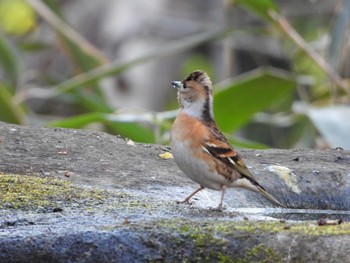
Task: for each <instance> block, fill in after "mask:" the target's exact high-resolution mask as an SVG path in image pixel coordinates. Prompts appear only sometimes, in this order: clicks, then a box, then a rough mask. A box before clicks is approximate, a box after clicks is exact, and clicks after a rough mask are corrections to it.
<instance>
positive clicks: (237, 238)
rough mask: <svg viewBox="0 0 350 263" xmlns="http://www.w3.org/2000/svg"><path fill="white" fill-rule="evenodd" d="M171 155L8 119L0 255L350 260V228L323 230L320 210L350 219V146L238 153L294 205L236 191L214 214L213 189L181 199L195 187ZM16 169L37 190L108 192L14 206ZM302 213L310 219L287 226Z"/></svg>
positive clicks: (0, 143)
mask: <svg viewBox="0 0 350 263" xmlns="http://www.w3.org/2000/svg"><path fill="white" fill-rule="evenodd" d="M167 150H168V149H167V148H166V147H164V146H157V145H144V144H136V145H131V144H128V143H127V141H126V140H124V139H121V138H118V137H116V136H111V135H108V134H105V133H100V132H92V131H83V130H67V129H46V128H38V127H22V126H16V125H9V124H5V123H0V201H1V202H3V205H1V204H0V208H2V209H1V211H0V262H80V261H81V262H82V261H84V262H132V261H134V262H147V261H167V262H169V261H170V262H171V261H180V260H188V261H193V262H195V261H209V262H210V261H213V262H216V261H222V262H232V261H239V262H251V261H256V262H260V261H263V260H265V262H323V261H326V262H350V256H349V253H348V252H347V251H349V250H350V226H349V224H348V223H343V224H340V225H335V226H317V225H316V222H317V219H319V218H321V217H328V218H331V219H339V218H343V219H344V220H345V221H347V220H350V211H349V210H350V197H349V196H350V152H348V151H342V150H325V151H319V150H309V149H308V150H306V149H303V150H274V149H271V150H264V151H261V150H259V151H258V150H241V151H240V153H241V156H242V157H243V158H244V159H245V161H246V163H247V164H248V166H249V167H250V169H251V170H252V172H253V173H254V174H255V175H256V177H257V178H258V181H259V182H260V183H261V184H262V185H263V186H264V187H265V188H266V189H267V190H268V191H269V192H270V193H271V194H273V195H274V196H275V197H276V198H277V199H278V200H280V201H281V202H282V203H284V204H285V205H286V206H287V207H288V208H289V209H281V208H272V206H271V204H270V203H269V202H268V201H266V200H265V199H264V198H262V197H261V196H259V195H258V194H255V193H251V192H248V191H245V190H241V189H230V190H228V191H227V196H226V197H225V205H226V210H225V211H224V212H218V211H213V210H210V207H213V206H215V205H217V203H218V201H219V198H220V194H219V192H215V191H209V190H205V191H202V192H201V193H199V194H198V196H197V197H196V199H195V204H193V205H192V206H187V205H178V204H176V202H175V201H176V200H181V199H183V198H184V197H186V196H187V195H188V194H189V193H190V192H191V191H193V190H194V189H195V188H196V187H197V185H196V184H195V183H193V182H191V181H190V180H189V179H187V178H186V177H185V176H184V175H183V174H182V172H181V171H179V169H178V168H177V167H176V165H175V163H174V161H173V160H171V159H170V160H164V159H161V158H160V157H159V156H158V155H159V154H161V153H164V152H165V151H167ZM11 174H13V176H14V178H17V177H16V174H19V175H22V176H27V175H29V176H31V177H29V178H30V180H31V179H32V180H33V189H36V182H37V181H38V179H40V178H56V179H57V178H58V179H60V180H64V181H71V182H73V183H74V185H75V186H74V187H78V188H82V189H87V191H90V192H92V193H95V192H97V193H100V192H103V193H106V196H102V197H100V195H99V196H98V197H97V199H98V201H96V202H95V201H94V202H91V201H89V200H90V199H89V200H87V201H86V202H85V201H84V197H79V198H83V199H81V200H75V199H72V198H70V197H67V196H62V197H61V196H60V192H59V189H58V188H59V186H57V187H58V188H57V198H55V202H56V203H55V207H54V208H52V207H51V206H50V207H49V206H47V207H45V205H43V206H40V207H37V208H36V207H35V206H34V207H33V206H28V207H26V206H20V207H16V206H15V205H13V204H12V205H9V204H8V203H6V200H3V199H2V196H3V194H4V191H5V190H4V189H12V188H6V187H8V185H6V184H9V183H8V182H7V181H6V182H5V180H4V176H5V175H6V176H8V175H10V176H11ZM23 178H24V177H23ZM20 183H21V180H20V179H18V178H17V179H16V180H13V181H11V182H10V184H13V185H11V187H14V185H16V184H20ZM2 191H3V192H2ZM30 191H31V189H28V193H30ZM36 191H38V190H36ZM99 191H100V192H99ZM64 193H66V192H64ZM36 194H37V192H36ZM34 196H35V195H34ZM19 198H22V199H23V198H24V197H23V196H22V197H19ZM26 198H29V197H26ZM56 199H57V200H58V201H57V200H56ZM60 200H61V201H60ZM22 201H23V200H22ZM275 219H283V220H284V221H283V222H280V221H279V220H275ZM304 219H308V220H311V221H307V222H305V223H296V222H294V221H290V220H304ZM285 220H287V221H285ZM306 250H307V251H306Z"/></svg>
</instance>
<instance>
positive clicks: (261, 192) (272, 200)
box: [255, 185, 285, 207]
mask: <svg viewBox="0 0 350 263" xmlns="http://www.w3.org/2000/svg"><path fill="white" fill-rule="evenodd" d="M255 187H256V191H257V192H258V193H259V194H261V195H262V196H264V197H265V198H266V199H267V200H269V201H270V202H271V203H273V204H275V205H277V206H280V207H285V206H284V205H282V204H281V203H280V202H279V201H277V200H276V199H275V198H274V197H273V196H272V195H270V194H269V193H268V192H267V191H266V190H265V189H264V188H263V187H262V186H260V185H255Z"/></svg>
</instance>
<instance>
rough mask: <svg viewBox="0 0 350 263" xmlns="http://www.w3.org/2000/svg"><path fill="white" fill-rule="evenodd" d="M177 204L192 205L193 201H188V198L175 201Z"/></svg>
mask: <svg viewBox="0 0 350 263" xmlns="http://www.w3.org/2000/svg"><path fill="white" fill-rule="evenodd" d="M176 203H177V204H186V205H192V204H193V203H194V202H190V199H187V198H186V199H185V200H183V201H176Z"/></svg>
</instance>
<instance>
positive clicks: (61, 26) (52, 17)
mask: <svg viewBox="0 0 350 263" xmlns="http://www.w3.org/2000/svg"><path fill="white" fill-rule="evenodd" d="M27 2H28V3H29V4H30V5H31V6H32V7H33V9H35V11H36V12H37V13H38V14H39V15H41V16H42V17H43V18H44V19H45V20H46V21H47V22H48V23H49V24H50V25H51V26H52V27H53V28H54V29H55V30H56V31H58V32H59V33H60V34H62V35H63V36H65V37H66V38H67V39H69V40H70V41H71V42H73V43H75V44H76V45H77V46H79V47H80V48H81V49H82V50H83V51H84V52H86V53H87V54H90V55H91V56H93V57H95V58H96V59H97V60H98V61H99V62H100V63H101V64H105V63H107V62H108V59H107V58H106V57H105V55H104V54H103V53H102V52H101V51H100V50H99V49H97V48H96V47H95V46H93V45H92V44H91V43H90V42H89V41H87V40H86V39H85V38H83V37H82V36H81V35H80V34H79V33H77V32H76V31H75V30H74V29H73V28H72V27H70V26H69V25H68V24H67V23H66V22H64V21H63V20H62V19H61V18H60V17H58V16H57V15H56V14H55V13H54V12H53V11H52V10H51V9H50V8H48V7H47V6H46V5H45V4H44V3H43V2H42V1H41V0H27Z"/></svg>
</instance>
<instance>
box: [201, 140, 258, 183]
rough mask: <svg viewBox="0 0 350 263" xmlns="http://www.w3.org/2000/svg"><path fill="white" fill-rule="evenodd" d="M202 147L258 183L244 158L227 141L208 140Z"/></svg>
mask: <svg viewBox="0 0 350 263" xmlns="http://www.w3.org/2000/svg"><path fill="white" fill-rule="evenodd" d="M202 148H203V150H204V151H205V152H207V153H208V154H210V155H211V156H212V157H213V158H216V159H219V160H220V161H222V162H223V163H225V164H226V165H229V166H231V167H232V168H233V169H235V170H236V171H238V172H239V173H241V174H242V176H244V177H246V178H247V179H248V180H249V181H251V182H254V183H257V182H256V179H255V178H254V176H253V175H252V173H251V172H250V171H249V170H248V168H247V166H246V164H245V163H244V161H243V160H242V158H241V157H240V156H239V155H238V154H237V152H236V151H235V150H234V149H233V148H232V147H231V146H230V145H229V144H228V143H227V142H223V141H219V140H216V141H215V142H213V141H211V142H209V141H208V142H206V143H205V144H204V145H203V146H202Z"/></svg>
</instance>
